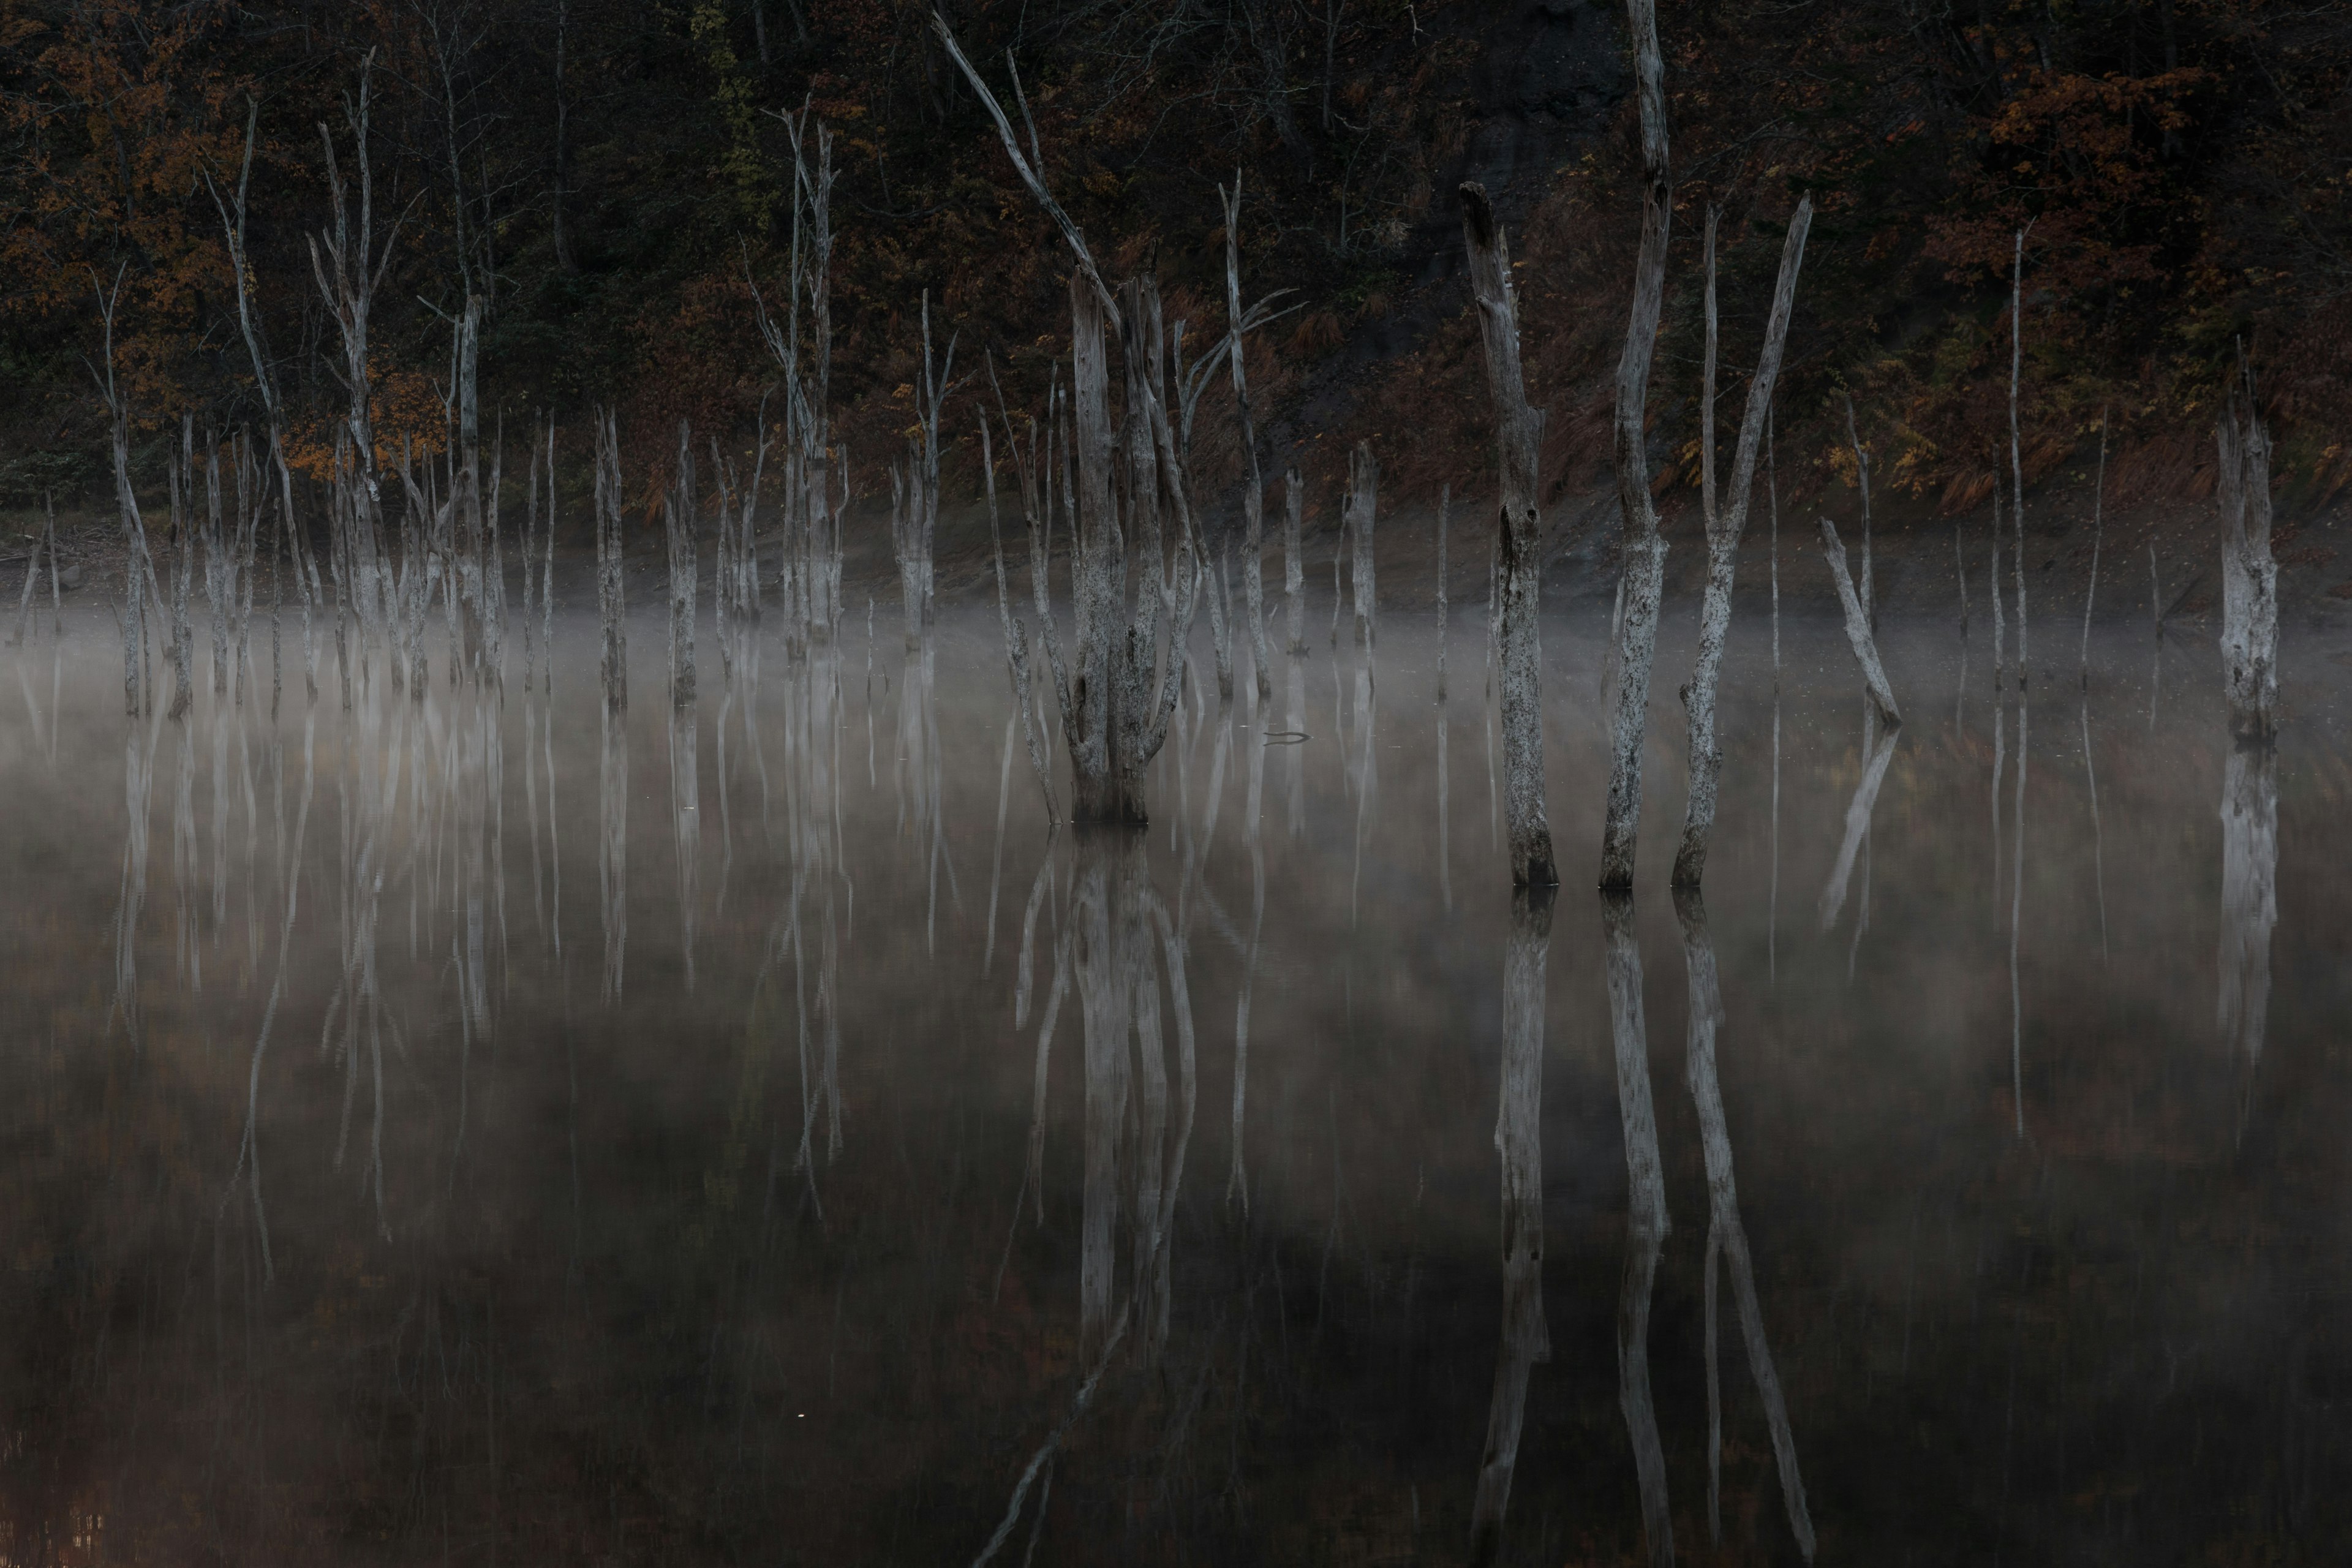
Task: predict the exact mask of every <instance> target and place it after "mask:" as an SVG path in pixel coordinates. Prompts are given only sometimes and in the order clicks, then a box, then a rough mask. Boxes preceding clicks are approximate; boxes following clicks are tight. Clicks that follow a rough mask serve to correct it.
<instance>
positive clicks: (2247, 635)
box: [2213, 372, 2278, 742]
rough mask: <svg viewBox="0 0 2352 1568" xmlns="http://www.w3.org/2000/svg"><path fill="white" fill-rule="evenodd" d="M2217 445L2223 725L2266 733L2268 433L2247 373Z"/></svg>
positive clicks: (2273, 567) (2273, 697)
mask: <svg viewBox="0 0 2352 1568" xmlns="http://www.w3.org/2000/svg"><path fill="white" fill-rule="evenodd" d="M2213 438H2214V443H2215V445H2216V446H2218V447H2220V449H2221V452H2220V456H2221V483H2220V493H2221V668H2222V672H2223V676H2224V678H2225V679H2226V680H2227V682H2228V690H2229V698H2230V730H2231V733H2232V734H2234V735H2236V736H2237V737H2238V738H2239V739H2240V740H2242V741H2257V742H2260V741H2268V740H2269V739H2270V738H2271V737H2272V735H2273V733H2274V732H2275V731H2276V729H2277V725H2276V721H2275V718H2274V716H2273V708H2274V707H2275V705H2276V704H2277V701H2278V563H2277V562H2276V561H2274V560H2273V559H2272V558H2271V438H2270V433H2269V432H2268V431H2266V430H2264V429H2263V421H2262V416H2260V415H2259V414H2257V413H2256V412H2255V411H2254V403H2253V377H2252V373H2251V372H2250V373H2248V374H2246V375H2245V376H2244V377H2243V378H2242V381H2241V383H2240V384H2239V385H2237V386H2235V387H2232V388H2231V392H2230V395H2229V398H2228V400H2227V401H2226V402H2224V403H2223V405H2222V406H2221V421H2220V423H2219V424H2217V425H2216V426H2214V430H2213Z"/></svg>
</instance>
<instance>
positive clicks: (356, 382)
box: [310, 49, 423, 676]
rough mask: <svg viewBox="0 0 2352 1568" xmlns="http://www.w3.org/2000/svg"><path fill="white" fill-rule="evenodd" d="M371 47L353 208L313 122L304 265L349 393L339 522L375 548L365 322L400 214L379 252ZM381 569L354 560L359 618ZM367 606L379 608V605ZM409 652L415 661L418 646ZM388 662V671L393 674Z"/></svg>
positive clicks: (377, 514) (377, 521)
mask: <svg viewBox="0 0 2352 1568" xmlns="http://www.w3.org/2000/svg"><path fill="white" fill-rule="evenodd" d="M374 68H375V52H374V51H373V49H371V50H370V51H368V55H367V58H365V59H363V60H362V61H361V62H360V90H359V97H358V98H357V99H356V100H352V99H346V100H344V115H345V118H346V119H347V120H348V121H349V122H350V125H351V131H352V153H353V157H354V159H355V161H356V162H357V163H358V165H359V170H358V173H359V201H358V204H357V211H356V213H354V211H353V206H352V201H351V199H350V191H349V189H348V187H347V186H346V184H345V182H344V179H343V174H342V169H341V165H339V164H338V163H336V161H335V139H334V136H333V135H332V134H331V132H329V131H328V130H327V126H326V123H325V121H320V124H319V142H320V146H321V147H322V148H323V149H324V150H325V153H326V158H327V194H328V195H329V197H330V198H331V201H332V204H333V209H334V227H333V229H332V230H331V231H330V232H321V233H320V234H317V235H314V236H312V237H310V271H311V275H312V276H313V277H314V278H315V279H317V281H318V284H319V293H320V296H321V297H322V298H323V299H324V300H325V301H326V306H327V313H328V314H329V315H331V316H332V317H333V318H334V320H335V330H336V332H337V335H338V336H339V337H340V338H341V342H342V349H343V365H342V371H341V378H342V382H343V387H344V391H345V392H346V393H347V394H348V395H349V396H350V400H351V402H350V411H349V412H348V413H347V414H346V415H345V416H344V431H343V433H344V434H345V435H346V436H348V437H350V441H351V448H350V460H351V465H352V466H351V469H350V496H349V504H350V507H351V509H352V510H350V511H349V513H348V514H347V517H346V520H345V521H346V524H347V526H348V527H350V529H351V530H352V535H353V537H354V538H355V539H356V540H360V541H365V542H370V543H373V544H375V545H377V546H378V548H379V549H380V546H381V542H382V540H383V486H382V484H381V482H380V479H379V476H378V474H377V471H376V449H375V424H374V416H373V414H372V413H371V412H370V408H371V385H372V384H371V381H370V377H369V368H368V363H369V361H368V322H369V318H370V315H371V312H372V311H373V309H374V300H375V290H376V288H377V286H378V285H379V284H381V283H382V282H383V275H384V271H385V269H386V268H389V267H390V266H391V265H392V248H393V243H394V241H395V240H396V239H398V238H399V237H400V225H401V222H402V221H403V220H402V219H394V222H393V224H392V227H391V230H390V232H388V233H387V234H386V235H385V236H384V239H383V246H382V247H381V250H379V248H378V247H377V245H376V242H375V175H374V172H373V167H372V166H371V164H370V163H369V157H368V126H369V119H370V115H369V97H370V89H371V87H372V84H373V78H374ZM379 575H380V568H379V565H378V563H377V562H376V561H373V560H370V561H362V562H361V563H358V578H357V581H356V583H355V584H354V585H355V586H356V587H357V589H358V590H359V594H360V597H361V601H362V605H361V616H362V620H363V621H364V620H365V619H366V618H367V616H368V614H369V610H370V608H371V607H372V602H373V601H374V600H375V598H376V594H377V590H378V589H379V588H380V586H381V584H380V583H379V582H378V578H379ZM373 607H376V608H381V606H380V605H373ZM416 657H417V658H419V659H421V658H423V653H422V651H421V650H419V651H418V652H417V654H416ZM397 674H398V670H397V665H396V664H395V676H397Z"/></svg>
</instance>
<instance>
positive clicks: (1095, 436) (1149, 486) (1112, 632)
mask: <svg viewBox="0 0 2352 1568" xmlns="http://www.w3.org/2000/svg"><path fill="white" fill-rule="evenodd" d="M932 21H933V25H934V26H935V27H936V29H937V31H938V34H939V37H940V40H941V42H942V43H943V44H945V46H946V47H947V49H948V52H949V54H950V56H951V57H952V58H954V60H955V62H956V64H957V66H958V67H959V68H961V70H962V71H963V73H964V75H965V77H966V78H967V79H969V80H970V81H971V85H972V88H973V90H974V91H975V92H976V93H977V94H978V95H979V97H980V100H981V102H982V105H983V107H985V108H986V109H987V110H988V111H989V114H990V116H991V118H992V120H993V121H995V124H996V130H997V134H998V136H999V137H1000V138H1001V139H1002V141H1003V144H1004V150H1005V153H1006V154H1007V155H1008V156H1009V157H1010V158H1011V159H1012V162H1013V170H1014V172H1015V173H1016V174H1019V176H1020V178H1021V181H1022V183H1023V184H1024V185H1025V186H1027V187H1028V189H1029V192H1030V195H1033V196H1034V197H1035V198H1036V200H1037V203H1038V205H1040V206H1041V207H1043V208H1044V209H1045V214H1046V216H1048V217H1050V218H1051V219H1052V220H1053V221H1054V223H1055V226H1056V227H1057V228H1059V229H1060V230H1061V232H1062V236H1063V237H1064V239H1065V240H1066V242H1067V243H1068V245H1069V247H1070V250H1071V254H1072V256H1073V258H1074V259H1075V260H1076V267H1075V268H1074V269H1073V271H1072V273H1071V276H1070V319H1071V353H1070V372H1071V377H1070V384H1071V426H1070V428H1071V448H1070V452H1069V457H1070V460H1071V467H1072V469H1073V470H1074V483H1073V489H1074V491H1075V497H1074V499H1075V501H1076V505H1075V507H1074V509H1073V515H1072V521H1073V524H1074V526H1075V529H1076V536H1075V541H1074V546H1075V547H1074V549H1073V551H1072V559H1073V566H1072V572H1071V577H1072V583H1071V608H1072V620H1073V627H1072V635H1073V642H1074V645H1075V646H1074V647H1073V648H1072V650H1071V658H1070V659H1069V661H1068V662H1067V663H1065V661H1064V658H1063V657H1062V650H1061V645H1060V641H1059V638H1058V637H1057V635H1056V633H1055V626H1054V622H1053V619H1052V617H1051V616H1049V615H1047V614H1046V613H1045V608H1046V603H1047V602H1046V600H1045V598H1044V597H1043V595H1042V594H1041V597H1040V600H1039V619H1040V621H1041V623H1042V625H1041V626H1040V630H1041V632H1042V634H1043V637H1044V641H1045V653H1046V658H1047V661H1048V663H1049V664H1051V665H1052V667H1053V670H1054V685H1055V692H1056V694H1057V696H1060V697H1061V699H1062V714H1061V718H1062V731H1063V734H1064V737H1065V739H1066V742H1067V744H1068V746H1069V751H1070V763H1071V773H1072V796H1073V799H1072V810H1073V814H1074V815H1075V816H1076V817H1078V818H1079V819H1080V820H1083V821H1099V822H1141V821H1142V820H1144V818H1145V809H1144V800H1143V773H1144V769H1145V768H1146V767H1147V766H1149V765H1150V762H1151V760H1152V758H1154V757H1155V756H1157V755H1158V754H1159V752H1160V745H1161V744H1162V742H1164V741H1165V740H1166V739H1167V734H1168V723H1169V721H1170V719H1171V717H1172V716H1173V714H1174V712H1175V708H1176V704H1177V701H1178V700H1179V698H1180V697H1181V692H1182V683H1183V675H1184V668H1185V662H1186V654H1185V650H1184V642H1185V634H1186V631H1187V629H1188V628H1189V627H1190V626H1191V624H1192V616H1193V611H1194V609H1195V607H1196V605H1197V604H1198V601H1199V596H1200V588H1201V579H1202V576H1204V575H1205V571H1204V568H1203V564H1202V553H1203V552H1202V549H1201V542H1200V541H1201V535H1200V530H1199V528H1198V526H1197V524H1196V521H1195V520H1194V517H1193V515H1192V503H1191V500H1190V497H1189V495H1188V492H1187V487H1186V476H1185V474H1184V471H1183V465H1182V463H1181V461H1180V459H1179V458H1178V454H1177V450H1176V433H1175V430H1174V428H1173V426H1172V425H1171V421H1170V419H1169V416H1168V406H1167V389H1166V388H1165V387H1164V386H1161V385H1159V384H1155V382H1156V378H1155V377H1154V376H1153V375H1152V374H1150V370H1149V369H1148V368H1147V367H1149V366H1150V365H1152V364H1155V363H1157V362H1158V358H1159V356H1157V355H1156V354H1152V353H1150V345H1151V344H1153V343H1156V342H1159V341H1160V338H1161V325H1160V298H1159V290H1158V289H1157V288H1156V287H1154V286H1152V284H1151V283H1150V279H1136V280H1132V281H1130V282H1129V283H1128V284H1127V285H1126V286H1125V288H1123V289H1121V290H1120V291H1119V293H1118V294H1117V295H1114V294H1113V293H1112V291H1111V289H1110V288H1109V287H1108V285H1107V284H1106V283H1105V282H1104V281H1103V279H1102V275H1101V273H1100V271H1099V270H1098V269H1097V267H1096V266H1095V261H1094V256H1093V254H1092V252H1091V251H1089V250H1088V249H1087V243H1086V237H1085V236H1084V235H1083V234H1081V233H1080V232H1079V230H1078V227H1077V226H1076V224H1075V223H1073V222H1072V221H1071V220H1070V218H1069V216H1068V215H1067V214H1066V213H1065V212H1064V211H1063V210H1062V207H1061V205H1060V204H1059V203H1058V202H1056V201H1055V199H1054V197H1053V194H1052V193H1051V192H1050V191H1048V190H1047V189H1046V187H1045V178H1044V175H1043V174H1042V172H1041V171H1040V169H1039V168H1038V167H1037V166H1035V165H1034V164H1033V163H1032V161H1031V160H1032V159H1033V158H1035V157H1037V156H1038V151H1037V142H1036V136H1035V127H1034V124H1033V125H1031V126H1030V127H1029V130H1030V143H1029V145H1030V152H1029V155H1028V156H1024V154H1023V153H1022V150H1021V143H1020V141H1019V139H1018V138H1017V137H1016V136H1015V135H1014V134H1013V124H1012V121H1010V120H1008V119H1007V118H1006V117H1005V113H1004V110H1003V107H1002V106H1001V105H1000V104H999V103H998V102H997V100H996V97H995V95H994V94H993V93H992V92H991V91H990V90H989V89H988V86H987V84H986V83H985V82H983V81H982V79H981V78H980V74H979V72H978V71H976V70H974V69H973V68H972V66H971V62H970V61H969V60H967V59H966V58H964V55H963V51H962V49H961V47H959V46H958V45H957V43H956V41H955V36H954V34H953V33H951V32H950V30H949V28H948V25H947V22H946V20H945V18H943V17H941V16H938V15H936V14H934V16H933V17H932ZM1009 63H1010V62H1009V61H1008V64H1009ZM1013 90H1014V93H1015V94H1016V97H1018V95H1019V94H1020V79H1019V76H1018V75H1017V73H1016V74H1015V75H1014V77H1013ZM1021 101H1022V102H1023V104H1024V114H1025V105H1026V100H1025V99H1023V100H1021ZM1113 330H1116V331H1117V332H1118V338H1119V345H1120V349H1121V353H1122V358H1123V360H1124V362H1125V364H1126V369H1127V374H1126V378H1125V380H1126V392H1127V400H1128V401H1127V408H1126V419H1127V421H1128V427H1129V432H1130V434H1132V433H1133V432H1135V431H1137V430H1141V431H1144V432H1147V433H1148V434H1149V436H1150V446H1149V447H1148V448H1146V447H1144V446H1143V445H1142V444H1141V443H1140V442H1137V441H1133V440H1130V442H1129V445H1128V448H1127V451H1126V452H1125V453H1124V454H1122V453H1120V452H1118V450H1117V449H1116V447H1115V444H1114V438H1113V434H1112V424H1111V414H1110V367H1109V356H1108V348H1107V343H1106V342H1105V340H1106V337H1107V335H1108V332H1109V331H1113ZM1122 456H1124V457H1125V458H1126V467H1127V468H1128V473H1127V476H1126V480H1127V482H1126V486H1125V489H1126V495H1127V509H1126V514H1125V515H1124V516H1122V515H1121V508H1120V505H1119V501H1118V493H1117V492H1118V489H1119V487H1118V484H1117V483H1116V479H1117V469H1118V468H1119V467H1120V462H1119V459H1120V458H1121V457H1122ZM1162 501H1164V502H1166V504H1167V506H1168V508H1169V510H1171V512H1172V513H1173V521H1175V523H1176V527H1177V540H1176V544H1175V551H1174V558H1173V560H1172V562H1171V561H1169V560H1167V559H1166V558H1165V555H1164V552H1163V549H1162V544H1161V540H1160V503H1161V502H1162ZM1040 537H1041V530H1040V529H1038V528H1037V527H1036V526H1034V524H1033V527H1032V531H1031V534H1030V538H1031V546H1032V551H1033V554H1032V570H1033V572H1034V573H1035V574H1037V576H1038V577H1039V578H1040V579H1041V580H1042V578H1043V577H1044V575H1045V570H1046V564H1047V563H1046V562H1045V560H1044V559H1041V558H1040V557H1039V556H1038V554H1037V553H1036V551H1037V549H1038V543H1039V540H1040ZM1130 548H1133V549H1134V551H1135V552H1136V553H1137V555H1138V556H1139V557H1140V562H1139V564H1140V566H1141V568H1142V570H1141V572H1140V574H1139V579H1138V583H1137V586H1136V589H1135V592H1134V595H1133V603H1132V605H1130V604H1129V589H1128V578H1129V559H1128V552H1129V549H1130ZM1163 629H1164V632H1165V637H1164V646H1163V635H1162V634H1163ZM1072 667H1075V668H1072Z"/></svg>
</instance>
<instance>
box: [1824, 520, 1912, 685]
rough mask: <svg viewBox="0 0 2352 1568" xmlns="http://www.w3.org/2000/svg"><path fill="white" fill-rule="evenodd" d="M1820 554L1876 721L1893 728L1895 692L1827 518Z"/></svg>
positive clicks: (1838, 543) (1840, 545) (1836, 533)
mask: <svg viewBox="0 0 2352 1568" xmlns="http://www.w3.org/2000/svg"><path fill="white" fill-rule="evenodd" d="M1822 554H1823V555H1824V556H1826V557H1828V559H1829V563H1830V575H1831V576H1832V577H1833V578H1835V579H1836V580H1837V591H1838V603H1839V604H1841V605H1843V606H1845V636H1846V640H1847V641H1848V642H1850V643H1852V644H1853V658H1854V662H1855V663H1856V664H1859V665H1861V666H1862V679H1863V681H1864V684H1865V685H1867V686H1868V687H1869V689H1870V700H1871V701H1872V702H1873V703H1874V704H1876V705H1877V708H1878V716H1879V718H1880V719H1882V720H1883V721H1885V723H1886V725H1887V727H1888V728H1889V729H1892V728H1894V727H1895V725H1898V724H1900V723H1902V722H1903V716H1902V714H1901V713H1899V712H1897V711H1896V710H1895V689H1894V688H1893V687H1891V686H1889V685H1888V684H1887V683H1886V667H1885V666H1884V665H1882V664H1880V663H1879V662H1878V639H1877V638H1875V637H1872V636H1871V635H1870V612H1869V611H1867V610H1865V609H1864V608H1863V607H1862V599H1861V596H1860V595H1857V594H1855V593H1854V591H1853V574H1851V573H1849V572H1848V571H1847V570H1846V564H1845V546H1844V545H1843V543H1841V542H1839V540H1838V531H1837V525H1836V524H1835V523H1833V522H1832V521H1830V520H1829V519H1828V518H1826V517H1825V518H1823V519H1822Z"/></svg>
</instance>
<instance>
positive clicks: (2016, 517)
mask: <svg viewBox="0 0 2352 1568" xmlns="http://www.w3.org/2000/svg"><path fill="white" fill-rule="evenodd" d="M2031 228H2032V225H2031V224H2028V225H2027V226H2025V228H2021V229H2019V230H2018V231H2017V255H2016V262H2015V266H2014V268H2013V269H2012V271H2011V275H2010V294H2009V477H2010V484H2011V490H2010V509H2009V527H2010V536H2011V538H2010V542H2011V551H2010V554H2011V558H2012V562H2013V565H2014V568H2015V571H2016V575H2017V689H2019V690H2020V691H2022V690H2024V689H2025V683H2026V681H2027V679H2029V674H2028V669H2027V666H2026V662H2025V458H2024V456H2023V450H2022V448H2021V446H2020V445H2019V442H2018V436H2017V382H2018V374H2019V372H2020V370H2021V368H2022V356H2023V353H2024V342H2025V338H2024V328H2023V321H2024V319H2025V236H2026V232H2027V230H2028V229H2031ZM1993 592H1994V595H1995V596H1996V597H1998V596H1999V595H2000V585H1999V584H1994V588H1993Z"/></svg>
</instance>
